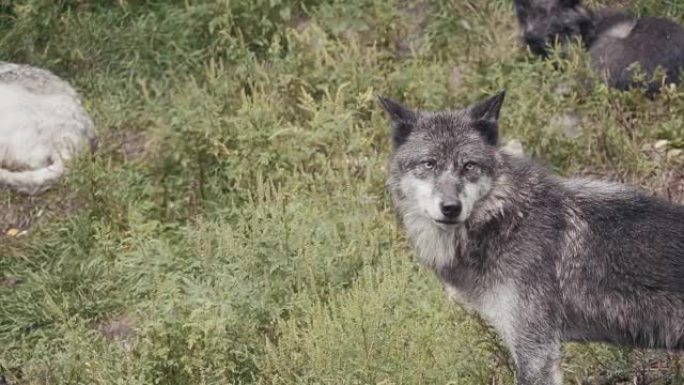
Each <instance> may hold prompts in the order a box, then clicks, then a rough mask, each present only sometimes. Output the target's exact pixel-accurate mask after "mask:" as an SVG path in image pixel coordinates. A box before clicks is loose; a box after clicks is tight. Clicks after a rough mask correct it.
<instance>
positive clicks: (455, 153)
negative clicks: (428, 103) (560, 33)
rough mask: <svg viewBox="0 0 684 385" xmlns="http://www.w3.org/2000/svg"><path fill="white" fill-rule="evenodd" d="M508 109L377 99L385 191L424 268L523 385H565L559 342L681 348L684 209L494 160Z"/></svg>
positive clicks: (617, 187) (500, 154) (495, 103)
mask: <svg viewBox="0 0 684 385" xmlns="http://www.w3.org/2000/svg"><path fill="white" fill-rule="evenodd" d="M503 99H504V93H503V92H502V93H500V94H498V95H496V96H493V97H491V98H489V99H487V100H484V101H482V102H479V103H476V104H473V105H471V106H468V107H467V108H464V109H461V110H456V111H437V112H429V111H416V110H413V109H410V108H408V107H406V106H404V105H402V104H400V103H398V102H395V101H392V100H389V99H385V98H380V99H379V100H380V104H381V105H382V107H383V108H384V109H385V110H386V112H387V114H388V116H389V119H390V122H391V132H392V142H393V150H392V153H391V155H390V161H389V178H388V181H387V185H388V189H389V191H390V192H391V196H392V200H393V204H394V208H395V211H396V213H397V216H398V218H399V220H400V222H401V224H402V226H403V228H404V229H405V231H406V232H407V235H408V238H409V240H410V242H411V244H412V245H413V247H414V249H415V252H416V254H417V256H418V259H419V260H420V262H421V263H422V264H424V265H425V266H427V267H428V268H430V269H431V270H432V271H433V272H434V273H435V274H436V275H437V277H438V278H439V279H440V280H441V282H442V283H443V284H444V287H445V289H446V292H447V293H448V294H449V296H450V297H452V298H454V299H456V300H457V301H459V302H460V303H461V304H463V305H464V306H465V307H466V308H467V309H470V310H473V311H475V312H477V313H479V314H480V316H481V317H482V318H483V319H484V320H486V321H488V322H489V323H490V324H491V325H492V326H493V328H494V329H495V330H496V331H497V332H498V334H499V335H500V336H501V337H502V339H503V341H504V342H505V344H506V345H507V347H508V349H509V351H510V353H511V355H512V357H513V359H514V361H515V364H516V368H517V374H516V375H517V381H518V384H520V385H530V384H535V385H536V384H554V385H560V384H561V382H562V381H561V377H562V376H561V371H560V369H559V362H560V359H561V342H563V341H603V342H609V343H614V344H620V345H628V346H633V347H641V348H664V349H682V348H683V347H684V206H680V205H676V204H672V203H670V202H668V201H665V200H663V199H659V198H656V197H653V196H650V195H648V194H645V193H643V192H641V191H639V190H637V189H634V188H631V187H628V186H625V185H621V184H617V183H608V182H602V181H596V180H586V179H565V178H561V177H558V176H555V175H552V174H551V173H550V172H549V171H547V170H546V169H545V168H544V167H542V166H541V165H539V164H537V163H536V162H535V161H533V160H531V159H529V158H527V157H525V156H521V155H516V154H513V153H511V152H508V151H502V150H501V149H500V148H499V147H498V118H499V112H500V109H501V105H502V102H503Z"/></svg>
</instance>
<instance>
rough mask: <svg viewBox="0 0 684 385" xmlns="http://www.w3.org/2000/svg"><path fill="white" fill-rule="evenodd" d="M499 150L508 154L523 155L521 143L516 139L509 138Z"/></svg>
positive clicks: (523, 150)
mask: <svg viewBox="0 0 684 385" xmlns="http://www.w3.org/2000/svg"><path fill="white" fill-rule="evenodd" d="M501 151H503V152H505V153H507V154H509V155H525V149H524V148H523V145H522V143H520V141H519V140H517V139H511V140H509V141H508V142H506V144H504V145H503V146H502V147H501Z"/></svg>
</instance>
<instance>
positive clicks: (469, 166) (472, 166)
mask: <svg viewBox="0 0 684 385" xmlns="http://www.w3.org/2000/svg"><path fill="white" fill-rule="evenodd" d="M476 167H477V165H476V164H475V163H473V162H468V163H466V164H464V165H463V170H465V171H473V170H475V168H476Z"/></svg>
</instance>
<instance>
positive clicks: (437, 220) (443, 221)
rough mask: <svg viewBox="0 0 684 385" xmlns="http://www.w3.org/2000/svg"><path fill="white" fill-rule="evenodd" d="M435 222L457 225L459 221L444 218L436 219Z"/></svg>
mask: <svg viewBox="0 0 684 385" xmlns="http://www.w3.org/2000/svg"><path fill="white" fill-rule="evenodd" d="M435 222H437V223H441V224H444V225H457V224H458V222H456V221H445V220H442V219H435Z"/></svg>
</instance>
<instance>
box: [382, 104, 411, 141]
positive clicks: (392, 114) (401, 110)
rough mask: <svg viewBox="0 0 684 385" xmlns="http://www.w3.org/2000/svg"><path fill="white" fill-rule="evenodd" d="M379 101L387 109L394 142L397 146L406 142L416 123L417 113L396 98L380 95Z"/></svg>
mask: <svg viewBox="0 0 684 385" xmlns="http://www.w3.org/2000/svg"><path fill="white" fill-rule="evenodd" d="M378 103H380V106H381V107H382V108H383V109H384V110H385V111H387V115H389V118H390V122H391V125H392V143H393V144H394V148H397V147H399V146H401V145H402V144H404V142H406V138H408V136H409V134H410V133H411V131H413V128H414V126H415V125H416V120H417V116H416V113H415V112H413V111H411V109H410V108H408V107H406V106H404V105H403V104H401V103H398V102H395V101H394V100H391V99H387V98H383V97H381V96H379V97H378Z"/></svg>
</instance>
